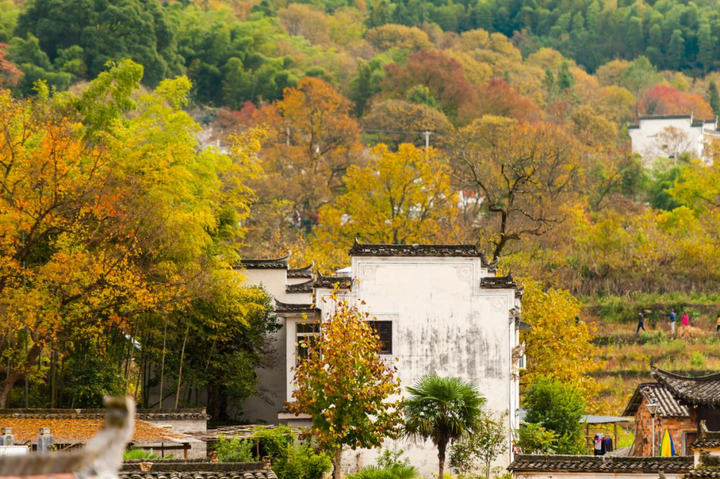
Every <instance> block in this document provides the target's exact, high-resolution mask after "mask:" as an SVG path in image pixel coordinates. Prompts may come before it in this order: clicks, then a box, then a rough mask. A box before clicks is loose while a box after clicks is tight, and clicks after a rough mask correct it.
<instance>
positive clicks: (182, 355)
mask: <svg viewBox="0 0 720 479" xmlns="http://www.w3.org/2000/svg"><path fill="white" fill-rule="evenodd" d="M188 334H190V324H188V326H187V329H186V330H185V338H184V339H183V345H182V352H181V353H180V371H178V380H177V391H175V409H177V408H178V405H179V404H180V394H181V393H182V370H183V361H185V345H186V344H187V339H188Z"/></svg>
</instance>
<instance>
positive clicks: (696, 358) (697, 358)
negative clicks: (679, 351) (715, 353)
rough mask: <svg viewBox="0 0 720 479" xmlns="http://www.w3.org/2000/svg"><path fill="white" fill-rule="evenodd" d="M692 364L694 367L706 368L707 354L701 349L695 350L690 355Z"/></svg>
mask: <svg viewBox="0 0 720 479" xmlns="http://www.w3.org/2000/svg"><path fill="white" fill-rule="evenodd" d="M690 364H691V365H692V367H694V368H698V369H699V368H704V367H705V364H707V360H706V359H705V355H704V354H703V353H702V352H701V351H695V352H694V353H693V354H692V356H691V357H690Z"/></svg>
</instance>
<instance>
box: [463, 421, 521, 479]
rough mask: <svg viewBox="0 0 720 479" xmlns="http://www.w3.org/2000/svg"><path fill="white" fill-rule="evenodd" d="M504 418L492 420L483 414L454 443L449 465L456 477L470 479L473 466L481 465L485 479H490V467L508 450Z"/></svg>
mask: <svg viewBox="0 0 720 479" xmlns="http://www.w3.org/2000/svg"><path fill="white" fill-rule="evenodd" d="M504 421H505V418H504V417H501V418H498V419H496V418H493V417H492V416H490V415H488V414H487V413H484V414H483V415H482V417H481V418H480V419H479V420H478V422H477V424H475V425H474V426H473V427H472V429H470V430H469V431H467V432H466V433H465V434H463V435H462V436H461V437H460V439H458V440H457V441H455V442H454V443H453V445H452V447H451V449H450V465H451V467H452V468H453V470H454V471H455V473H456V474H457V475H458V476H461V477H471V476H470V473H471V472H472V471H473V470H474V468H475V467H474V464H475V463H476V462H477V461H479V462H480V463H481V464H482V465H483V472H484V473H485V479H490V472H491V471H490V466H491V465H492V463H493V461H495V459H497V457H498V456H499V455H500V454H504V453H505V451H507V449H508V434H507V430H506V429H505V427H504V426H503V422H504Z"/></svg>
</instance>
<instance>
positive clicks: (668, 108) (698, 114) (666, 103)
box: [640, 85, 715, 120]
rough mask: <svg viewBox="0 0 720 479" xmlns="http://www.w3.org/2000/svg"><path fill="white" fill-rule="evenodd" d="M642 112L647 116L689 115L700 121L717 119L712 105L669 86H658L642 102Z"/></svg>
mask: <svg viewBox="0 0 720 479" xmlns="http://www.w3.org/2000/svg"><path fill="white" fill-rule="evenodd" d="M640 111H641V112H643V113H644V114H646V115H689V114H692V115H693V118H696V119H698V120H710V119H713V118H715V114H714V113H713V110H712V108H711V107H710V105H709V104H708V103H707V101H705V100H704V99H703V98H702V97H701V96H700V95H693V94H690V93H685V92H681V91H677V90H676V89H675V88H673V87H671V86H668V85H657V86H655V87H653V88H652V89H650V90H648V92H647V93H646V94H645V96H644V97H643V98H642V99H641V100H640Z"/></svg>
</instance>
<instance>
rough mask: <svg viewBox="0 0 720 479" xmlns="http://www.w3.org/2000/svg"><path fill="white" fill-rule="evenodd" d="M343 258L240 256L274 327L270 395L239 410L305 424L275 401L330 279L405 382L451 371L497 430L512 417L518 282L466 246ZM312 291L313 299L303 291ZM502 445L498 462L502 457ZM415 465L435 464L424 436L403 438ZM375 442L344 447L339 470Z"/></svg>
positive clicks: (288, 384) (262, 375)
mask: <svg viewBox="0 0 720 479" xmlns="http://www.w3.org/2000/svg"><path fill="white" fill-rule="evenodd" d="M350 256H351V265H350V267H349V269H346V270H343V271H341V272H340V273H339V274H338V276H335V277H324V276H316V277H315V276H313V275H312V274H311V272H310V268H302V269H290V268H289V267H288V260H287V258H281V259H277V260H267V261H262V260H249V261H247V260H246V261H243V264H242V266H243V267H244V268H245V275H246V277H247V280H248V283H249V284H255V285H262V286H264V287H265V288H266V289H267V291H268V292H269V293H270V294H271V295H273V296H274V298H275V301H276V305H277V307H276V312H277V314H278V316H279V318H280V319H281V322H282V329H281V330H280V331H279V332H278V333H277V335H276V337H275V342H276V351H277V357H278V361H277V364H276V367H275V368H270V369H267V370H262V371H258V377H259V380H260V384H261V386H262V387H263V388H264V389H265V390H266V396H268V397H269V399H270V402H268V401H263V400H261V399H259V398H253V399H251V400H249V401H248V402H247V403H246V405H245V407H244V411H245V414H246V417H247V418H248V419H249V420H254V421H264V422H267V423H277V422H285V423H289V424H291V425H301V424H307V423H308V418H307V417H304V418H303V417H296V416H294V415H291V414H287V413H285V412H284V411H283V405H284V403H285V402H286V401H292V392H293V371H292V370H293V367H294V366H295V364H296V362H297V360H298V358H299V357H302V356H303V355H304V354H305V353H306V351H305V350H304V348H303V347H302V346H301V345H300V343H301V341H302V340H303V339H304V340H306V341H311V340H312V337H313V336H316V335H317V334H318V332H319V329H318V328H319V326H320V323H321V321H322V319H323V318H326V317H327V316H328V314H329V313H330V311H331V309H332V304H331V303H330V302H326V301H325V300H327V299H328V298H329V296H330V294H331V292H332V290H333V288H334V287H339V290H340V294H341V295H342V296H344V297H345V298H347V299H348V300H350V301H352V302H356V304H360V300H363V301H365V303H366V305H365V306H362V307H363V308H367V310H368V311H369V312H370V313H371V315H372V316H374V317H375V318H376V320H375V321H373V322H372V323H371V324H372V326H373V327H375V328H376V330H377V332H378V335H379V336H380V339H381V341H382V343H383V351H382V353H383V355H384V356H385V357H386V359H387V360H388V361H393V362H394V363H395V365H396V366H397V368H398V375H399V377H400V380H401V382H402V387H403V388H405V387H407V386H410V385H412V384H414V383H415V382H416V381H418V380H419V379H420V378H422V377H423V376H424V375H426V374H428V373H436V374H438V375H440V376H452V377H458V378H461V379H464V380H470V381H472V382H473V383H475V384H476V385H477V387H478V388H479V390H480V392H481V393H482V394H483V395H484V396H485V397H486V399H487V407H488V408H489V410H490V411H492V412H493V413H494V414H495V415H496V416H497V417H503V418H504V421H505V426H506V427H507V430H508V431H510V430H511V429H515V428H517V427H518V425H519V424H518V409H519V369H520V368H521V366H522V363H523V360H524V357H523V347H522V345H521V344H520V342H519V330H520V328H521V327H524V326H526V325H524V324H523V323H522V322H521V320H520V298H521V291H519V290H518V288H517V285H516V284H515V282H514V281H513V280H512V278H511V277H510V276H507V277H496V264H494V263H490V262H488V261H487V260H486V259H485V258H484V256H483V255H482V254H481V253H479V252H478V251H477V250H476V248H475V247H474V246H467V245H379V244H360V243H357V242H356V243H355V245H354V246H353V247H352V249H351V250H350ZM313 298H315V301H313ZM507 441H508V453H506V454H505V455H504V456H503V457H502V458H500V459H499V461H498V465H501V466H507V465H508V464H509V463H510V462H511V460H512V452H511V451H512V447H510V446H511V437H510V433H509V432H508V439H507ZM402 447H403V449H405V450H406V451H407V453H408V456H409V458H410V461H411V463H412V464H413V465H415V466H417V467H418V468H419V469H420V471H421V472H422V473H425V474H428V473H431V472H433V471H434V470H435V469H436V467H437V452H436V451H435V449H434V447H433V446H432V444H430V443H429V442H428V443H427V444H418V445H411V444H403V445H402ZM376 455H377V451H349V452H348V454H347V455H346V457H345V461H346V463H347V466H346V467H345V469H346V470H349V471H352V470H355V469H357V468H358V467H362V466H364V465H368V464H372V463H374V461H375V458H376Z"/></svg>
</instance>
